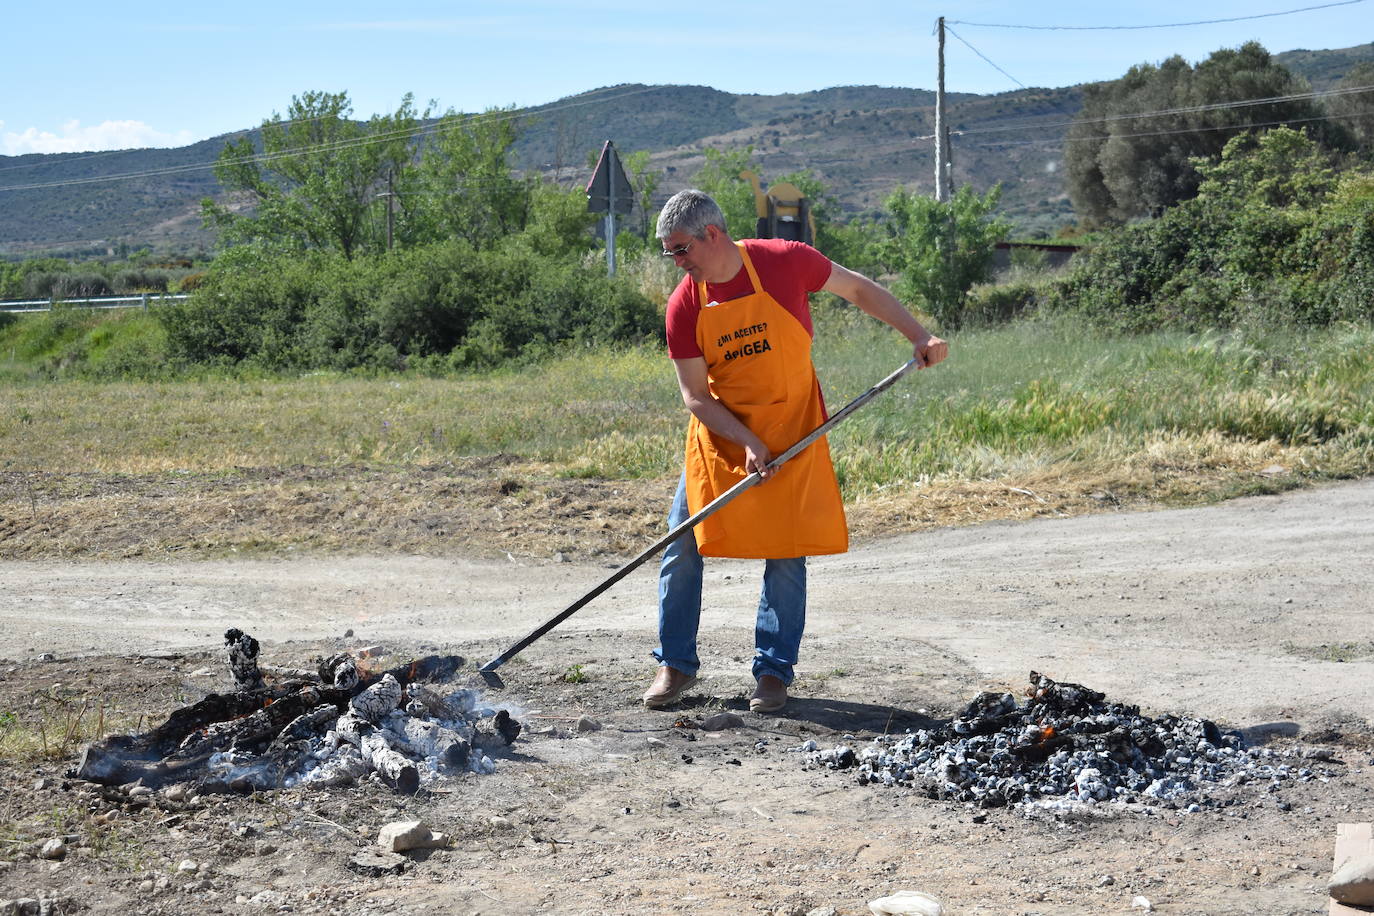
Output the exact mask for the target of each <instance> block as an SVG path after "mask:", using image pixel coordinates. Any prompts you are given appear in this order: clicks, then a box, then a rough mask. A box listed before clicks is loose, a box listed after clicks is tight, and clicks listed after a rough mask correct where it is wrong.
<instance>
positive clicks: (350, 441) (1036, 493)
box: [0, 310, 1374, 557]
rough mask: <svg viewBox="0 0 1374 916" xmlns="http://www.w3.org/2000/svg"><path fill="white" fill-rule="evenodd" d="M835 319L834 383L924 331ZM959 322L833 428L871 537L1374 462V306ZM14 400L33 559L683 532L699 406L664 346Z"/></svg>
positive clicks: (2, 457)
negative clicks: (678, 382) (482, 371)
mask: <svg viewBox="0 0 1374 916" xmlns="http://www.w3.org/2000/svg"><path fill="white" fill-rule="evenodd" d="M819 323H820V325H821V332H820V334H819V335H818V340H820V341H822V344H819V345H818V348H817V361H818V363H819V364H820V366H821V371H822V375H823V377H824V378H825V379H826V387H827V392H828V393H829V395H830V400H831V404H832V409H833V407H834V406H836V405H838V404H840V403H843V400H845V399H847V398H849V397H852V396H853V395H855V394H857V393H859V392H860V391H862V390H863V389H864V388H865V387H867V386H868V385H869V384H871V383H872V382H874V381H876V380H877V379H879V378H881V377H882V376H883V375H886V374H887V372H889V371H890V370H891V369H892V368H893V367H895V366H896V365H899V364H900V363H901V362H902V360H904V359H905V358H906V356H907V355H908V354H907V352H906V351H904V349H903V347H902V346H901V342H900V341H894V340H893V339H892V335H890V334H888V335H883V334H877V333H874V332H873V331H872V329H871V323H868V324H864V323H855V322H851V320H850V319H849V318H846V317H843V316H837V315H832V314H828V313H826V312H825V311H824V310H822V312H821V313H820V316H819ZM954 344H955V347H954V356H953V358H952V359H951V360H950V362H949V363H947V364H946V365H945V366H942V367H940V368H938V369H936V370H934V371H931V372H923V373H919V374H917V375H915V376H914V377H912V378H911V379H909V380H904V381H903V382H902V383H901V384H900V385H899V386H897V387H896V388H894V389H893V391H892V392H889V393H888V394H886V395H884V396H883V397H881V398H878V399H876V400H874V401H873V403H872V404H870V405H869V406H867V407H865V408H864V410H863V411H861V412H859V413H856V414H855V415H854V418H853V419H851V420H849V421H847V422H846V423H845V424H844V425H843V426H841V427H840V428H838V429H837V430H836V431H835V432H834V434H832V436H831V445H832V452H833V454H834V455H835V459H836V466H837V469H838V471H839V474H840V478H841V482H842V486H843V487H844V490H845V493H846V497H847V499H848V500H849V502H850V505H851V518H852V521H853V524H854V529H855V534H856V536H857V537H869V536H876V535H878V534H882V533H895V532H899V531H906V530H913V529H916V528H923V527H927V526H937V525H950V524H964V523H969V522H975V521H986V520H990V519H1001V518H1030V517H1036V516H1047V515H1048V516H1054V515H1071V514H1078V513H1082V512H1089V511H1100V510H1103V509H1109V508H1113V509H1115V508H1123V507H1139V506H1148V505H1155V504H1188V503H1196V502H1202V501H1207V500H1213V499H1219V498H1224V497H1227V496H1232V495H1236V494H1241V493H1249V492H1262V491H1272V490H1276V489H1282V488H1285V487H1290V486H1296V485H1300V484H1301V483H1303V482H1306V481H1311V480H1317V479H1329V478H1336V477H1353V476H1360V475H1365V474H1369V473H1371V472H1372V471H1374V366H1371V364H1370V361H1369V360H1368V359H1367V353H1368V351H1369V349H1370V348H1371V346H1374V331H1371V330H1370V329H1368V328H1358V327H1356V328H1335V329H1330V330H1327V331H1322V332H1312V333H1310V334H1308V335H1307V336H1306V338H1303V339H1297V338H1294V337H1291V336H1290V337H1288V338H1283V339H1278V338H1276V339H1274V341H1273V342H1269V341H1268V340H1267V339H1266V338H1263V337H1261V338H1258V339H1256V340H1251V339H1248V338H1246V337H1245V336H1243V335H1209V336H1202V337H1196V336H1191V337H1190V336H1183V335H1167V334H1159V335H1151V336H1148V337H1137V338H1093V337H1091V336H1088V335H1085V334H1083V333H1082V332H1080V331H1079V330H1078V329H1075V328H1072V327H1061V326H1055V325H1053V324H1037V323H1026V324H1021V325H1014V326H1010V327H1005V328H999V329H996V330H991V331H983V332H978V333H973V334H968V335H965V336H963V337H961V338H959V339H957V340H956V341H955V342H954ZM1266 347H1267V348H1266ZM1297 352H1301V353H1302V354H1303V358H1302V360H1297V359H1295V358H1294V355H1293V354H1294V353H1297ZM0 405H3V406H0V556H11V557H15V556H25V557H31V556H44V555H47V556H52V555H90V556H149V555H159V554H166V553H168V552H176V551H189V552H192V553H196V554H210V555H213V554H223V553H227V552H235V551H238V552H243V551H259V552H261V551H267V552H273V551H278V550H283V549H306V550H384V551H385V550H395V551H408V552H420V553H451V552H465V553H472V554H479V555H489V556H501V555H504V554H505V553H507V552H509V553H513V554H520V555H526V556H545V557H550V556H554V555H556V554H558V553H563V554H565V555H574V556H576V555H581V556H596V555H602V554H625V553H628V552H633V551H634V550H636V549H637V548H638V547H639V546H640V545H642V544H643V543H645V542H646V541H648V540H650V539H652V538H653V537H654V536H656V535H657V534H658V533H659V532H660V531H661V527H662V515H663V513H664V510H665V508H666V501H667V497H668V494H669V492H670V491H671V488H672V483H673V480H674V478H675V477H676V475H677V473H678V462H679V461H680V454H681V442H682V429H683V420H684V417H683V410H682V406H681V403H680V400H679V398H678V394H677V391H676V386H675V385H674V383H673V381H672V374H671V371H670V370H669V369H668V368H667V367H666V366H665V358H664V356H663V354H662V352H661V351H659V350H657V349H655V348H634V349H629V350H625V351H621V352H609V351H586V352H577V353H570V354H566V355H565V356H563V357H561V358H559V359H557V360H553V361H550V362H549V363H547V364H545V365H543V366H540V367H537V368H529V369H523V370H511V371H505V372H500V373H493V374H490V375H484V376H472V377H466V376H465V377H458V378H445V379H435V378H426V377H414V376H405V377H391V378H356V377H339V376H329V375H314V376H309V377H305V378H299V379H251V378H249V379H214V380H200V381H184V382H177V383H148V384H133V383H124V382H121V383H107V384H99V383H92V382H79V381H63V382H48V383H35V382H26V383H11V384H8V385H2V386H0Z"/></svg>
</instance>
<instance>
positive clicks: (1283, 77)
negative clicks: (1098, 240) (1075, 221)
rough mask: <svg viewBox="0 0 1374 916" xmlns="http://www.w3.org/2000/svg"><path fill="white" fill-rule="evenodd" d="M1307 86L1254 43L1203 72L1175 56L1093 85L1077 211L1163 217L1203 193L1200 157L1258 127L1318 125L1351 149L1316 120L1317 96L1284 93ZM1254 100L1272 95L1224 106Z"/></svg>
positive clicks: (1072, 157)
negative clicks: (1313, 98) (1294, 123)
mask: <svg viewBox="0 0 1374 916" xmlns="http://www.w3.org/2000/svg"><path fill="white" fill-rule="evenodd" d="M1305 89H1306V84H1305V83H1304V82H1302V81H1301V80H1299V79H1298V78H1297V77H1295V76H1293V74H1292V73H1290V72H1289V71H1288V70H1287V69H1286V68H1284V67H1283V66H1281V65H1279V64H1277V63H1275V62H1274V61H1273V59H1272V58H1271V57H1270V55H1269V52H1268V51H1266V50H1265V49H1264V48H1263V47H1262V46H1261V45H1260V44H1259V43H1258V42H1253V41H1252V42H1248V43H1246V44H1244V45H1242V46H1241V47H1240V48H1238V49H1230V48H1224V49H1222V50H1219V51H1215V52H1213V53H1212V55H1211V56H1210V57H1209V58H1208V59H1207V60H1205V61H1203V62H1202V63H1200V64H1198V65H1197V67H1196V68H1194V67H1192V66H1190V65H1189V64H1188V62H1187V61H1185V60H1184V59H1183V58H1181V57H1177V56H1175V57H1171V58H1169V59H1168V60H1166V61H1164V62H1163V63H1162V64H1160V65H1158V66H1154V65H1151V64H1139V65H1137V66H1135V67H1132V68H1131V69H1130V70H1129V71H1128V72H1127V73H1126V75H1125V76H1123V77H1121V78H1120V79H1118V80H1113V81H1110V82H1106V83H1098V84H1095V85H1089V86H1086V87H1084V92H1083V108H1082V110H1081V111H1080V112H1079V115H1078V117H1077V119H1075V122H1074V124H1073V126H1072V127H1070V128H1069V136H1068V140H1069V143H1068V151H1067V153H1066V154H1065V165H1066V168H1067V172H1068V182H1067V183H1068V191H1069V199H1070V200H1071V201H1072V203H1073V207H1074V210H1075V211H1076V212H1077V213H1078V216H1079V219H1080V220H1082V221H1083V222H1085V223H1087V224H1088V225H1101V224H1104V223H1120V222H1125V221H1126V220H1129V219H1132V218H1134V217H1139V216H1158V215H1159V214H1160V213H1162V212H1163V211H1164V209H1165V208H1166V207H1169V206H1172V205H1174V204H1176V203H1178V202H1179V201H1182V200H1187V199H1189V198H1191V197H1192V196H1193V195H1194V194H1195V193H1196V192H1197V186H1198V182H1199V181H1200V180H1201V176H1200V175H1199V173H1198V171H1197V166H1196V164H1195V160H1198V159H1199V158H1202V159H1211V160H1214V159H1216V158H1217V157H1218V156H1219V155H1220V154H1221V150H1222V148H1223V147H1224V146H1225V145H1226V142H1227V140H1229V139H1230V138H1231V137H1234V136H1235V135H1237V134H1239V133H1243V132H1244V131H1245V130H1246V129H1247V126H1248V125H1251V124H1254V125H1270V124H1278V123H1282V122H1285V121H1301V122H1304V123H1306V122H1309V121H1311V122H1312V123H1313V124H1314V127H1313V128H1312V129H1313V130H1314V132H1315V133H1314V135H1316V136H1317V137H1318V138H1319V139H1321V140H1322V141H1323V142H1325V143H1327V144H1328V145H1332V146H1339V145H1342V143H1343V142H1344V141H1343V140H1342V132H1341V131H1339V130H1337V129H1335V128H1331V127H1329V126H1324V125H1323V124H1322V122H1321V121H1320V120H1315V121H1313V120H1312V119H1320V117H1321V110H1320V109H1319V108H1318V106H1317V105H1316V104H1315V103H1314V102H1312V101H1311V100H1308V99H1290V98H1285V97H1287V96H1291V95H1293V94H1295V93H1300V92H1303V91H1305ZM1255 99H1268V100H1271V101H1266V102H1264V103H1263V104H1254V105H1245V106H1244V107H1224V106H1226V103H1230V102H1244V101H1250V100H1255Z"/></svg>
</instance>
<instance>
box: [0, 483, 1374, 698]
mask: <svg viewBox="0 0 1374 916" xmlns="http://www.w3.org/2000/svg"><path fill="white" fill-rule="evenodd" d="M1371 519H1374V482H1369V481H1365V482H1359V483H1351V484H1344V485H1335V486H1329V487H1325V488H1321V489H1314V490H1303V491H1295V492H1290V493H1288V494H1285V495H1279V496H1264V497H1254V498H1248V499H1241V500H1236V501H1233V502H1230V503H1226V504H1223V505H1219V506H1214V507H1208V508H1200V509H1188V510H1178V511H1161V512H1141V513H1121V514H1100V515H1093V516H1086V517H1079V518H1073V519H1063V520H1052V521H1035V522H1029V523H1005V524H990V525H982V526H977V527H970V528H954V529H944V530H940V531H936V532H933V533H923V534H913V535H907V536H903V537H899V538H894V539H890V540H885V541H880V542H876V543H868V544H863V545H859V546H858V547H857V548H856V549H855V550H853V551H852V552H850V553H849V554H846V555H842V556H837V557H823V558H816V559H813V560H812V562H811V576H810V582H811V595H812V598H811V606H812V611H811V620H810V630H809V638H808V643H807V645H806V647H805V649H806V656H805V659H804V662H803V666H802V667H803V669H804V670H805V671H807V672H809V673H811V674H822V673H824V672H827V671H832V670H834V669H836V668H844V667H849V666H852V663H853V659H854V658H858V659H861V660H862V661H863V663H865V664H867V665H871V666H873V667H874V668H875V669H881V670H882V671H883V672H885V674H884V680H885V682H886V683H887V684H889V685H890V684H892V683H895V682H901V681H902V680H904V679H907V678H912V677H917V676H937V675H956V674H957V676H958V677H959V679H960V680H965V679H968V678H973V679H977V680H984V681H987V682H990V683H998V682H1004V681H1005V682H1010V683H1019V681H1020V679H1021V678H1022V677H1023V676H1024V675H1025V673H1026V672H1027V671H1028V670H1030V669H1031V668H1037V669H1038V670H1044V671H1046V672H1047V673H1052V674H1053V675H1054V676H1056V677H1058V678H1061V679H1067V680H1073V681H1079V682H1082V683H1088V684H1092V685H1095V686H1096V687H1097V688H1098V689H1101V690H1105V691H1107V692H1108V693H1109V694H1111V695H1120V696H1125V697H1131V698H1133V700H1134V701H1135V702H1139V703H1141V704H1143V705H1145V706H1147V707H1151V708H1155V709H1161V710H1166V709H1187V710H1192V711H1195V712H1205V713H1206V714H1208V715H1211V716H1213V717H1216V718H1221V719H1226V720H1229V721H1234V722H1237V723H1242V722H1256V721H1260V720H1268V719H1284V718H1291V719H1295V720H1298V721H1302V722H1306V723H1312V722H1314V721H1316V720H1318V719H1322V718H1324V717H1332V716H1337V717H1339V716H1342V715H1346V714H1349V715H1354V716H1368V715H1369V714H1370V710H1372V709H1374V615H1371V614H1370V613H1369V611H1370V609H1371V603H1374V523H1371V521H1370V520H1371ZM757 565H758V564H755V563H749V562H743V561H738V562H737V561H719V562H713V563H712V564H711V565H710V566H709V567H708V571H707V575H708V582H709V584H708V589H707V596H706V602H707V607H706V611H705V614H704V617H703V627H704V628H705V629H706V630H708V631H720V632H721V633H730V634H731V636H732V637H734V636H736V635H737V636H738V639H733V641H732V642H731V643H730V646H731V648H730V650H729V652H730V654H731V655H739V654H741V653H746V652H747V650H748V648H749V644H748V639H749V635H748V633H747V632H746V628H747V627H748V626H749V625H751V624H752V620H751V619H750V615H749V608H750V607H751V605H752V602H753V600H754V593H755V590H756V589H757V578H756V577H757V569H756V567H757ZM652 567H653V563H648V564H646V565H645V567H643V568H642V569H641V570H640V571H638V572H636V573H635V574H633V575H632V576H631V577H629V578H628V579H627V580H626V581H625V582H622V583H621V584H619V585H617V586H616V587H615V588H614V589H613V590H612V591H610V592H609V593H608V594H606V595H604V596H602V597H601V598H600V599H598V600H597V601H596V602H594V603H593V604H592V605H590V606H589V607H587V608H586V609H584V610H583V611H582V612H581V613H580V614H579V615H578V616H576V617H573V618H572V619H571V620H570V621H568V622H567V623H566V624H564V626H563V627H562V628H561V629H560V630H559V631H557V632H558V633H561V634H573V633H586V632H589V631H599V632H606V633H609V634H614V636H615V649H614V651H613V652H612V653H610V654H612V655H613V656H615V657H620V656H623V655H626V654H628V653H630V650H631V649H633V650H634V651H637V652H639V653H640V654H641V655H644V656H645V659H646V660H645V674H646V676H647V675H648V674H649V673H650V671H649V666H650V665H651V662H650V661H649V660H648V659H647V652H648V650H649V649H650V648H652V643H653V624H652V621H653V613H654V612H653V593H654V592H653V585H652V576H653V569H652ZM612 569H614V564H600V565H577V564H567V563H565V564H550V563H540V562H538V561H529V562H522V561H518V560H508V561H506V562H472V561H467V560H458V559H433V558H420V557H386V558H379V557H314V558H302V559H293V560H245V561H203V562H192V563H178V562H173V561H166V562H65V561H39V562H14V561H11V562H6V563H3V564H2V565H0V657H9V658H15V659H23V658H26V657H30V656H32V655H34V654H37V653H43V652H50V653H56V654H58V655H71V654H108V653H156V652H165V651H171V650H197V649H200V650H203V649H206V648H207V647H213V646H214V645H217V643H218V638H219V634H220V633H222V632H223V631H224V629H225V628H226V627H227V626H238V627H240V628H242V629H244V630H246V631H248V632H252V633H255V634H257V635H258V637H259V638H260V639H263V640H266V641H282V640H288V639H297V640H320V639H326V638H337V637H341V636H342V635H343V634H344V633H345V632H346V631H347V630H349V629H352V630H353V631H354V632H355V633H356V634H357V638H358V639H361V640H374V641H386V640H397V639H401V640H405V641H407V642H422V643H423V642H428V643H433V644H452V643H466V644H480V645H482V646H484V647H488V646H489V647H490V648H491V649H492V650H493V651H494V650H496V649H498V648H502V647H504V645H505V644H508V643H510V642H512V641H513V640H514V639H515V638H517V637H519V636H521V635H523V634H524V633H525V632H527V631H528V630H530V629H532V628H533V627H534V626H535V625H537V624H538V623H541V622H542V621H543V620H545V619H546V618H548V617H550V616H552V615H553V614H554V613H556V612H557V611H559V610H561V609H562V607H564V606H565V605H566V604H568V603H569V602H570V601H571V600H572V599H573V598H575V597H577V596H578V595H579V594H580V593H581V592H582V591H584V590H585V589H587V588H589V587H590V586H591V585H593V584H595V583H596V582H597V581H598V580H599V579H601V578H602V577H604V576H606V575H607V574H609V572H610V571H611V570H612ZM736 631H738V632H737V633H736ZM911 646H921V647H924V648H923V650H922V651H923V652H924V653H930V652H934V653H937V656H938V657H939V658H940V659H942V661H941V662H940V663H939V664H932V663H931V662H930V661H929V660H928V659H927V658H926V657H924V655H923V654H922V653H921V652H917V653H913V651H912V649H911V648H910V647H911ZM558 652H559V645H558V640H557V639H554V638H548V639H546V640H545V641H543V642H540V643H536V644H535V645H534V646H533V647H531V648H530V649H528V650H527V651H526V657H527V658H530V659H538V660H540V661H544V662H546V663H548V662H556V661H557V658H558ZM589 664H593V665H594V664H596V661H595V660H594V659H593V660H591V661H590V662H589ZM706 665H707V673H709V674H720V675H727V674H737V673H738V666H737V665H732V663H730V661H729V658H728V657H727V658H718V659H708V660H707V662H706ZM515 679H516V680H518V675H517V676H516V678H515ZM874 686H875V689H877V691H878V695H876V696H875V697H874V698H875V699H883V698H884V697H883V696H882V694H883V692H884V691H885V690H886V689H887V688H886V687H884V686H883V685H881V684H878V685H874Z"/></svg>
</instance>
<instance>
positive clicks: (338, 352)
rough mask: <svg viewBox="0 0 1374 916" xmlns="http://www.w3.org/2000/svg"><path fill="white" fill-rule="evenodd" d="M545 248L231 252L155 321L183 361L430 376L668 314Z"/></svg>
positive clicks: (510, 244)
mask: <svg viewBox="0 0 1374 916" xmlns="http://www.w3.org/2000/svg"><path fill="white" fill-rule="evenodd" d="M538 244H540V240H531V239H526V238H523V237H521V236H516V237H514V238H511V239H507V240H504V241H503V242H502V244H501V245H499V246H497V247H494V248H489V249H485V250H480V251H479V250H476V249H474V248H473V247H472V246H471V245H469V244H468V243H466V242H463V241H458V240H451V241H447V242H441V243H436V244H433V245H428V246H422V247H417V248H412V249H408V250H404V251H400V252H395V253H389V254H379V255H373V256H358V257H355V258H354V259H353V260H348V259H346V258H344V257H343V256H342V255H337V254H328V253H324V252H315V253H311V254H306V255H301V254H290V255H286V254H280V253H270V252H265V251H262V250H256V249H252V248H241V249H234V250H232V251H231V252H229V253H228V254H226V255H225V256H223V257H222V258H221V259H220V260H219V261H216V263H215V264H214V265H213V266H212V267H211V269H210V271H209V272H208V273H207V275H206V280H205V282H204V283H203V284H202V285H201V286H200V287H199V288H198V289H197V290H196V291H195V292H194V293H192V297H191V298H190V299H188V300H186V301H185V302H184V303H181V304H179V305H174V306H170V307H168V308H166V309H162V310H159V312H158V315H159V316H160V318H161V319H162V321H163V323H164V325H165V326H166V328H167V335H168V345H169V347H170V348H171V350H172V352H173V353H174V354H175V355H177V356H178V357H181V358H184V359H186V360H188V361H191V362H197V363H206V362H208V363H229V364H236V363H248V364H252V365H255V366H260V367H263V368H267V369H284V370H300V369H315V368H330V369H353V368H377V369H392V368H400V367H403V366H410V365H415V366H424V367H426V368H427V369H432V368H433V367H434V366H435V365H436V363H435V359H436V358H442V359H444V360H445V361H446V362H447V364H448V365H451V366H455V367H488V366H494V365H497V364H499V363H502V362H505V361H507V360H511V359H515V358H518V357H520V356H522V355H524V354H527V353H540V352H546V351H547V350H548V348H550V347H553V346H556V345H558V344H562V343H566V342H581V341H595V342H599V343H600V342H613V341H622V340H623V341H639V340H643V339H645V338H647V337H648V336H650V335H651V334H652V333H653V332H654V331H655V330H656V329H657V327H658V324H659V322H658V313H657V309H656V307H655V306H654V304H653V303H652V302H651V301H650V300H649V299H647V298H645V297H644V296H643V295H642V294H641V293H640V292H639V291H638V289H637V288H636V285H635V283H634V282H633V280H629V279H621V278H615V279H611V278H607V277H605V276H604V274H602V273H601V272H599V271H597V270H595V269H591V268H588V267H584V266H583V265H582V264H581V262H580V260H579V259H576V258H574V257H572V256H567V255H565V256H561V257H553V256H548V255H544V254H541V253H540V252H539V251H538V250H536V248H535V247H534V246H536V245H538Z"/></svg>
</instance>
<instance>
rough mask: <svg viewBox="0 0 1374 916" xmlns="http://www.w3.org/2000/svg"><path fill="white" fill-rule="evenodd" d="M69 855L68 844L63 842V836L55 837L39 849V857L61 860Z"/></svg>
mask: <svg viewBox="0 0 1374 916" xmlns="http://www.w3.org/2000/svg"><path fill="white" fill-rule="evenodd" d="M66 857H67V844H66V843H64V842H62V838H61V837H53V838H52V839H50V840H47V841H45V842H44V843H43V845H42V846H40V847H39V849H38V858H40V859H52V860H54V861H60V860H62V859H65V858H66Z"/></svg>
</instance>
